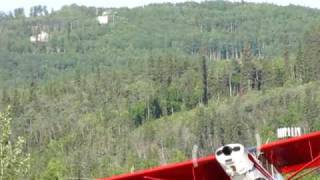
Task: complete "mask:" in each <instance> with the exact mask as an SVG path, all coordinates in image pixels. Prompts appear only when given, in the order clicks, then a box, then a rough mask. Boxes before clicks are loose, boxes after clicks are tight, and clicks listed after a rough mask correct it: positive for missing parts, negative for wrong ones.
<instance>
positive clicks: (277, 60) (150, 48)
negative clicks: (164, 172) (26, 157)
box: [0, 1, 320, 180]
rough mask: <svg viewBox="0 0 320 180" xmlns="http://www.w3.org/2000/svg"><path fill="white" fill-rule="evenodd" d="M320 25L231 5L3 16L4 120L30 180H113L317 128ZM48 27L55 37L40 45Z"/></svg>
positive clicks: (314, 12)
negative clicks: (37, 38) (109, 179)
mask: <svg viewBox="0 0 320 180" xmlns="http://www.w3.org/2000/svg"><path fill="white" fill-rule="evenodd" d="M105 11H108V12H109V24H107V25H99V24H98V22H97V20H96V17H97V16H98V15H101V14H102V13H103V12H105ZM319 22H320V10H318V9H310V8H305V7H298V6H286V7H280V6H275V5H270V4H253V3H230V2H224V1H207V2H203V3H200V4H199V3H193V2H187V3H181V4H169V3H168V4H153V5H148V6H145V7H138V8H133V9H128V8H120V9H104V8H95V7H84V6H77V5H71V6H64V7H63V8H62V9H61V10H58V11H50V10H48V9H47V8H46V7H45V6H35V7H33V8H32V10H31V11H30V15H28V16H26V15H25V12H24V10H23V9H21V8H18V9H16V10H14V11H13V12H12V13H9V14H6V13H0V32H1V33H0V111H1V112H5V111H6V109H7V107H8V106H10V107H11V108H10V110H9V114H10V117H11V118H8V117H7V116H5V117H2V116H1V118H3V119H4V120H6V121H5V122H7V120H8V119H11V127H12V133H11V134H10V133H9V131H8V133H7V134H10V137H11V139H12V141H13V143H14V142H15V140H16V139H17V137H18V136H23V137H24V138H25V144H24V147H23V152H24V153H25V154H28V153H29V154H30V161H29V163H30V168H29V169H28V172H27V173H25V174H24V175H23V176H25V177H27V178H28V179H49V180H50V179H68V178H79V179H80V178H93V177H103V176H110V175H113V174H118V173H121V172H128V171H130V169H140V168H145V167H150V166H154V165H158V164H164V163H168V162H173V161H180V160H184V159H188V158H190V157H191V150H192V147H193V145H194V144H197V145H198V146H199V148H200V154H201V155H207V154H210V153H212V152H213V151H214V149H215V148H217V147H219V146H220V145H221V144H223V143H231V142H239V143H243V144H245V145H248V146H251V145H255V140H254V137H253V135H254V134H255V133H256V132H260V133H261V135H262V137H263V139H264V140H266V139H268V138H270V139H271V140H272V139H275V131H276V128H277V127H283V126H299V127H302V128H303V129H304V131H305V132H311V131H316V130H320V121H319V118H320V109H319V108H320V107H319V106H320V91H319V88H320V83H319V80H320V74H319V73H318V72H320V59H319V57H320V41H319V39H320V23H319ZM41 31H45V32H47V33H48V34H49V41H48V42H42V43H40V42H38V43H31V42H30V36H32V35H35V34H37V33H40V32H41ZM8 116H9V115H8ZM1 127H2V126H1ZM6 127H7V126H6ZM7 129H8V128H7ZM2 136H4V135H2ZM7 139H8V138H7ZM9 139H10V138H9ZM1 142H2V140H1ZM4 143H6V142H4ZM23 176H22V175H21V174H20V175H17V174H15V173H14V172H12V174H10V178H11V179H18V178H21V177H23ZM1 177H2V176H1Z"/></svg>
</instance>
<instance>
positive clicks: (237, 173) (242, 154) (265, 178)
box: [215, 144, 282, 180]
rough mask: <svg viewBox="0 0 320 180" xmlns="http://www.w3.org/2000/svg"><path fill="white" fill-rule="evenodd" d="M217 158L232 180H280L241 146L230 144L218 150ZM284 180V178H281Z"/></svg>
mask: <svg viewBox="0 0 320 180" xmlns="http://www.w3.org/2000/svg"><path fill="white" fill-rule="evenodd" d="M215 155H216V158H217V161H218V162H219V164H220V165H221V167H222V168H223V169H224V171H225V172H226V173H227V174H228V175H229V177H230V179H232V180H278V179H280V178H281V177H280V178H277V177H278V175H277V176H274V175H272V174H270V173H269V172H268V171H267V170H266V169H265V168H264V167H263V166H262V165H261V163H260V161H259V160H258V159H257V158H256V157H255V155H254V154H253V153H250V152H248V151H247V150H246V149H245V148H244V146H243V145H241V144H228V145H225V146H222V147H220V148H219V149H218V150H216V153H215ZM281 179H282V178H281Z"/></svg>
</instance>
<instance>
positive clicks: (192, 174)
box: [98, 156, 229, 180]
mask: <svg viewBox="0 0 320 180" xmlns="http://www.w3.org/2000/svg"><path fill="white" fill-rule="evenodd" d="M197 165H198V166H197V167H195V166H194V163H193V161H186V162H182V163H176V164H169V165H164V166H160V167H156V168H151V169H148V170H142V171H138V172H135V173H131V174H124V175H119V176H114V177H110V178H101V179H98V180H196V179H197V180H209V179H210V180H229V177H228V176H227V175H226V174H225V172H224V170H223V169H222V168H221V166H220V165H219V163H218V162H217V161H216V159H215V157H214V156H209V157H205V158H201V159H198V160H197Z"/></svg>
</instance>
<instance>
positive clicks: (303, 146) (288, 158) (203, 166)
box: [98, 131, 320, 180]
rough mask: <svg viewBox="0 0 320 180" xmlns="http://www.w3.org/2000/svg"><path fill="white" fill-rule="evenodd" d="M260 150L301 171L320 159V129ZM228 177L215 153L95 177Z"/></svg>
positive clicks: (318, 164) (185, 179) (289, 169)
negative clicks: (192, 159) (127, 172)
mask: <svg viewBox="0 0 320 180" xmlns="http://www.w3.org/2000/svg"><path fill="white" fill-rule="evenodd" d="M260 150H261V152H262V153H263V156H264V157H265V158H266V159H267V160H268V161H269V162H270V163H272V164H273V165H274V166H275V167H276V168H277V169H278V170H279V171H280V172H281V173H284V174H286V173H290V172H300V171H302V170H304V169H305V168H313V167H320V161H318V156H319V155H320V131H319V132H314V133H311V134H307V135H303V136H300V137H295V138H290V139H284V140H279V141H276V142H272V143H269V144H265V145H263V146H261V147H260ZM314 157H316V158H314ZM311 162H312V163H311ZM296 174H298V173H296ZM229 179H230V178H229V177H228V176H227V175H226V174H225V172H224V170H223V169H222V168H221V166H220V165H219V163H218V162H217V161H216V159H215V157H214V156H209V157H205V158H201V159H198V166H197V167H194V166H193V161H186V162H182V163H175V164H169V165H165V166H160V167H156V168H151V169H148V170H142V171H138V172H135V173H132V174H124V175H118V176H114V177H110V178H101V179H98V180H229Z"/></svg>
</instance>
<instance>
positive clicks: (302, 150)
mask: <svg viewBox="0 0 320 180" xmlns="http://www.w3.org/2000/svg"><path fill="white" fill-rule="evenodd" d="M260 150H261V152H263V156H264V157H265V158H266V159H267V160H268V161H269V163H271V164H273V165H274V166H275V167H276V168H277V169H278V170H279V171H280V172H281V173H284V174H286V173H290V172H298V171H302V170H304V169H308V168H313V167H320V131H319V132H314V133H311V134H306V135H303V136H299V137H294V138H290V139H284V140H279V141H276V142H273V143H270V144H265V145H263V146H261V148H260Z"/></svg>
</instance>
